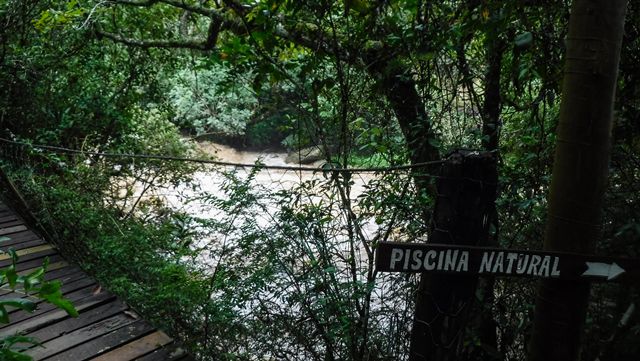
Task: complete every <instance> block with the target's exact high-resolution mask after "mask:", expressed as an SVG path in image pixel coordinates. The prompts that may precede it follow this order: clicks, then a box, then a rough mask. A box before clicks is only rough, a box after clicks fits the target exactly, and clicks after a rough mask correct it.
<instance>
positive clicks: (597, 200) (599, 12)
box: [528, 0, 626, 361]
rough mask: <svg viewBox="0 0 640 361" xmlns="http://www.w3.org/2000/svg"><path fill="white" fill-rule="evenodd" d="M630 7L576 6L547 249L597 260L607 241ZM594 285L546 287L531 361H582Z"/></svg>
mask: <svg viewBox="0 0 640 361" xmlns="http://www.w3.org/2000/svg"><path fill="white" fill-rule="evenodd" d="M625 11H626V0H575V1H574V3H573V5H572V11H571V18H570V21H569V35H568V39H567V55H566V61H565V74H564V82H563V89H562V104H561V106H560V123H559V125H558V129H557V134H558V136H557V145H556V153H555V161H554V165H553V178H552V181H551V188H550V194H549V211H548V216H547V225H546V230H545V240H544V249H545V250H549V251H566V252H580V253H591V252H593V250H594V247H595V244H596V241H597V240H598V239H599V238H600V236H601V218H602V216H601V213H602V203H603V195H604V191H605V188H606V185H607V177H608V168H609V158H610V139H611V125H612V116H613V100H614V96H615V86H616V77H617V70H618V63H619V60H620V48H621V44H622V34H623V25H624V15H625ZM588 296H589V284H588V283H587V282H566V281H558V280H548V281H543V282H542V283H541V285H540V287H539V289H538V297H537V300H536V310H535V316H534V325H533V334H532V338H531V341H530V345H529V356H528V360H529V361H551V360H562V361H571V360H578V359H579V357H580V338H581V333H582V328H583V324H584V319H585V315H586V310H587V305H588Z"/></svg>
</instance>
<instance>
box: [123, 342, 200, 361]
mask: <svg viewBox="0 0 640 361" xmlns="http://www.w3.org/2000/svg"><path fill="white" fill-rule="evenodd" d="M178 360H180V361H192V360H194V358H193V357H191V356H190V355H189V354H188V353H187V351H185V350H184V349H182V348H180V347H177V345H176V344H175V343H171V344H169V345H166V346H164V347H162V348H159V349H157V350H155V351H152V352H151V353H148V354H146V355H144V356H142V357H140V358H137V359H136V361H178Z"/></svg>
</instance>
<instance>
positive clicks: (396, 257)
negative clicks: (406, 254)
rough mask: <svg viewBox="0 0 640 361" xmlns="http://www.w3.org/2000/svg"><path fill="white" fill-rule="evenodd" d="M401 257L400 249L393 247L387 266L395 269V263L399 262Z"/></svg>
mask: <svg viewBox="0 0 640 361" xmlns="http://www.w3.org/2000/svg"><path fill="white" fill-rule="evenodd" d="M401 259H402V250H401V249H398V248H394V249H392V250H391V263H390V264H389V268H390V269H392V270H394V269H396V263H398V262H400V260H401Z"/></svg>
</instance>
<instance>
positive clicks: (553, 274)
mask: <svg viewBox="0 0 640 361" xmlns="http://www.w3.org/2000/svg"><path fill="white" fill-rule="evenodd" d="M559 262H560V258H558V257H553V269H552V270H551V277H560V270H559V269H558V263H559Z"/></svg>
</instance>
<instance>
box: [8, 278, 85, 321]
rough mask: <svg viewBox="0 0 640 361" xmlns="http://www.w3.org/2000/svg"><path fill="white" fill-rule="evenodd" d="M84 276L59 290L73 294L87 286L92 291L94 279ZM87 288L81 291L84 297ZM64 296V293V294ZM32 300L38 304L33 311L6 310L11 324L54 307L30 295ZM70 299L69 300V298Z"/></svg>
mask: <svg viewBox="0 0 640 361" xmlns="http://www.w3.org/2000/svg"><path fill="white" fill-rule="evenodd" d="M83 276H84V278H82V279H80V280H78V281H76V282H70V283H69V284H67V285H65V286H66V288H65V287H62V288H61V290H62V292H63V294H64V293H68V294H73V293H74V292H76V291H79V290H84V289H85V288H89V290H91V292H93V289H94V288H95V281H94V280H93V279H91V278H89V277H87V276H86V275H83ZM89 290H87V292H86V293H83V295H84V297H89V296H90V294H89V292H88V291H89ZM65 297H66V295H65ZM31 299H32V301H34V302H35V304H36V305H37V306H38V308H37V309H36V310H35V311H34V312H27V311H22V310H20V309H16V308H12V309H10V310H8V313H9V318H10V319H11V324H14V323H16V322H18V321H22V320H26V319H28V318H33V317H36V316H38V315H40V314H42V313H44V312H46V311H48V310H52V309H55V306H53V305H51V304H49V303H46V302H44V301H43V300H41V299H39V298H35V297H32V298H31ZM70 301H71V300H70ZM4 327H7V325H2V326H0V329H2V328H4Z"/></svg>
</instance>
